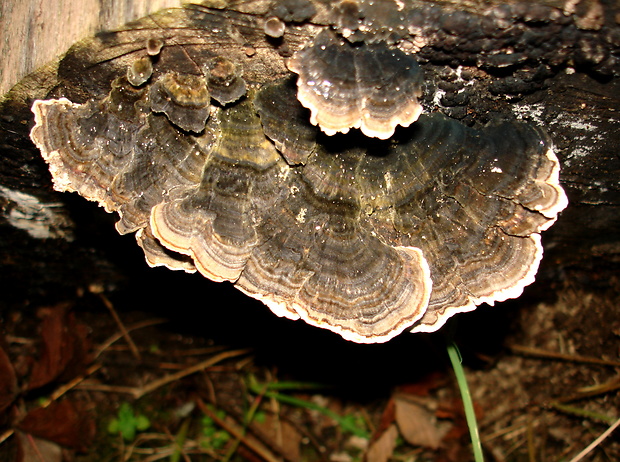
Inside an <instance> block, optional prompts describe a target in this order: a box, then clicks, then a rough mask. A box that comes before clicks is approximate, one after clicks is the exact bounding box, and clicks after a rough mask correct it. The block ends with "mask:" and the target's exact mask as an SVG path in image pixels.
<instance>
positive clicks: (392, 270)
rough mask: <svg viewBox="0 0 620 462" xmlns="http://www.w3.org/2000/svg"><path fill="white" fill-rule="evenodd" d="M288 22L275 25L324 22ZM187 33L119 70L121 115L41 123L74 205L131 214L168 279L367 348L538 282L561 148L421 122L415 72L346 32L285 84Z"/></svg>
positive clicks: (526, 134)
mask: <svg viewBox="0 0 620 462" xmlns="http://www.w3.org/2000/svg"><path fill="white" fill-rule="evenodd" d="M282 3H283V4H282V5H280V8H276V7H273V8H271V9H270V10H269V11H267V12H265V15H264V19H263V22H264V21H268V20H269V18H272V17H277V18H278V20H280V21H283V22H292V23H294V25H295V24H297V22H299V21H307V20H308V19H309V18H310V17H311V16H312V15H313V14H314V10H313V9H312V8H309V6H308V5H310V6H312V4H311V3H310V2H308V1H303V0H287V1H285V2H282ZM347 3H352V2H347ZM296 7H299V8H301V9H302V11H301V12H300V14H299V15H297V16H295V14H294V13H295V8H296ZM344 7H347V8H348V5H344ZM344 7H343V8H342V10H343V11H345V10H346V8H344ZM192 14H193V15H194V16H195V15H197V14H202V15H205V16H208V15H212V16H213V18H215V19H213V21H219V19H218V18H221V16H222V14H223V13H222V11H221V10H209V9H208V8H204V7H203V8H201V9H200V10H192ZM218 15H219V16H218ZM356 15H357V16H355V15H354V16H355V17H356V18H357V19H356V20H359V21H362V20H366V19H365V18H364V17H363V15H362V16H360V15H359V14H357V13H356ZM209 17H210V16H209ZM235 18H236V19H235V21H237V23H236V24H241V23H242V19H243V18H245V19H243V20H247V21H250V22H251V21H254V23H252V24H253V25H254V27H255V30H259V31H263V34H264V24H263V23H261V22H260V21H259V20H258V19H256V17H255V16H249V15H248V16H247V17H245V16H243V15H242V14H241V13H239V15H238V16H235ZM248 18H249V19H248ZM300 18H301V19H300ZM207 19H208V18H207ZM207 19H204V20H205V21H206V20H207ZM259 19H260V18H259ZM228 20H230V17H228ZM160 22H163V21H160ZM349 23H351V18H349V22H348V23H347V24H348V26H347V27H348V28H349V30H350V28H351V24H349ZM218 24H219V23H218ZM243 24H246V25H245V26H244V27H248V28H249V27H250V26H248V25H247V24H249V22H248V23H243ZM287 27H288V23H287ZM296 27H301V26H296ZM215 29H216V28H215V27H212V28H211V29H207V28H206V31H205V33H206V34H208V33H209V30H215ZM139 30H140V33H143V32H144V30H145V28H144V27H143V28H142V29H139ZM218 30H221V29H218ZM304 30H306V29H304ZM172 31H174V29H173V28H172V27H171V28H170V31H167V30H164V32H165V33H166V34H167V35H166V39H165V40H163V41H162V40H161V37H154V38H151V39H149V40H147V41H144V40H143V42H141V43H143V44H144V43H146V45H142V46H141V47H138V48H137V49H134V50H133V51H132V52H131V53H129V52H127V53H128V55H127V56H124V57H123V59H124V61H123V60H122V59H120V58H119V63H122V65H121V64H119V65H118V66H117V67H118V72H117V73H116V74H115V75H116V76H115V77H114V79H112V81H111V82H110V84H109V87H108V88H109V90H108V91H107V92H106V93H105V94H104V95H103V96H97V95H95V96H93V97H91V98H90V99H88V100H84V101H82V102H81V103H74V102H72V101H70V100H69V99H67V98H57V99H50V100H40V101H36V102H35V103H34V105H33V108H32V109H33V112H34V114H35V122H36V124H35V126H34V128H33V130H32V132H31V138H32V140H33V141H34V143H35V144H36V145H37V147H38V148H39V149H40V150H41V153H42V155H43V157H44V159H45V160H46V162H47V163H48V164H49V168H50V171H51V173H52V176H53V181H54V185H55V188H56V189H58V190H60V191H77V192H78V193H80V194H81V195H82V196H84V197H85V198H87V199H89V200H93V201H97V202H99V204H101V205H102V206H103V207H105V209H106V210H107V211H110V212H112V211H114V212H117V213H118V214H119V216H120V220H119V221H118V223H117V229H118V231H119V232H121V233H133V232H136V236H137V239H138V243H139V244H140V246H141V247H142V249H143V250H144V253H145V255H146V259H147V261H148V263H149V264H150V265H152V266H158V265H163V266H167V267H169V268H172V269H182V270H185V271H190V272H191V271H199V272H200V273H201V274H203V275H204V276H206V277H207V278H209V279H212V280H214V281H230V282H232V283H234V285H235V287H237V288H238V289H240V290H241V291H243V292H244V293H246V294H248V295H249V296H251V297H254V298H256V299H258V300H261V301H262V302H264V303H265V304H266V305H267V306H268V307H269V308H270V309H271V310H272V311H273V312H274V313H276V314H278V315H280V316H285V317H287V318H291V319H303V320H305V321H306V322H308V323H310V324H312V325H315V326H318V327H323V328H327V329H329V330H331V331H334V332H336V333H338V334H340V335H342V336H343V337H344V338H346V339H348V340H352V341H355V342H360V343H372V342H383V341H387V340H389V339H390V338H393V337H394V336H396V335H398V334H399V333H401V332H403V331H404V330H411V331H413V332H430V331H434V330H437V329H438V328H440V327H441V326H442V325H443V324H444V323H445V322H446V320H447V319H448V318H449V317H450V316H452V315H453V314H455V313H458V312H463V311H469V310H473V309H474V308H475V307H476V306H477V305H479V304H481V303H485V302H486V303H493V302H494V301H501V300H505V299H507V298H512V297H516V296H518V295H519V294H520V293H521V291H522V290H523V288H524V287H525V286H526V285H527V284H530V283H531V282H532V281H533V279H534V275H535V273H536V270H537V267H538V264H539V262H540V259H541V257H542V247H541V243H540V232H541V231H543V230H545V229H547V228H548V227H549V226H551V224H553V222H554V221H555V219H556V217H557V215H558V213H559V212H560V211H561V210H562V209H563V208H564V207H565V206H566V204H567V201H566V196H565V194H564V192H563V190H562V188H561V187H560V185H559V179H558V175H559V163H558V160H557V158H556V156H555V155H554V153H553V146H552V143H551V141H550V140H549V139H548V137H547V136H546V135H545V134H544V133H543V131H542V130H540V129H539V128H537V127H533V126H530V125H527V124H524V123H517V122H501V123H500V122H496V123H491V124H489V125H487V126H485V127H482V128H480V129H474V128H470V127H467V126H464V125H462V124H460V123H459V122H457V121H455V120H452V119H449V118H447V117H445V116H443V115H441V114H439V113H434V114H423V115H420V113H421V105H420V104H419V102H418V98H419V97H420V95H421V71H420V68H419V66H418V64H417V63H416V60H415V57H414V56H412V55H409V54H406V53H404V52H403V51H401V50H400V49H398V48H396V47H394V46H393V45H391V44H390V43H388V42H387V41H383V40H379V41H374V40H368V41H367V42H366V41H364V39H363V37H362V38H361V39H360V38H359V37H356V39H355V40H356V41H355V42H353V41H350V40H349V38H350V37H349V38H347V36H345V35H346V34H345V35H343V33H342V31H341V30H338V28H337V27H333V26H330V25H329V23H328V24H325V25H320V24H318V23H317V24H312V25H311V27H309V28H308V29H307V30H306V32H305V34H306V35H305V37H306V39H307V40H306V43H304V42H303V41H300V42H301V43H300V44H299V47H298V49H297V50H295V51H296V53H295V54H293V57H292V58H291V59H289V60H288V68H289V69H290V70H292V71H293V72H294V73H295V74H297V75H294V74H290V72H288V75H287V70H286V69H287V68H286V67H285V66H284V65H283V64H281V65H280V67H278V68H277V69H278V73H279V74H278V75H277V78H274V76H273V73H272V74H270V75H268V73H267V71H265V69H271V68H274V66H275V67H277V66H278V63H276V62H275V61H274V59H273V55H264V54H261V53H263V49H265V50H266V49H268V47H269V46H270V43H271V42H270V40H271V38H269V37H267V38H265V39H264V42H263V43H262V45H261V46H262V48H261V47H256V49H257V50H258V52H257V53H256V54H255V55H254V54H253V55H252V56H249V55H247V56H246V55H241V54H240V53H237V51H236V50H237V49H238V48H239V45H238V42H239V40H237V38H235V37H233V39H234V40H233V39H230V40H226V39H225V37H223V36H222V37H219V38H218V40H219V44H218V46H215V45H214V44H213V43H211V44H210V42H208V40H207V42H205V43H204V44H201V45H199V46H195V48H190V47H189V45H183V40H182V39H183V38H182V37H181V38H179V37H176V38H175V37H174V36H170V34H171V33H172ZM213 33H214V34H215V32H213ZM278 34H279V33H278ZM285 34H286V32H285ZM349 35H350V34H349ZM132 43H133V42H132ZM188 43H190V42H188ZM222 44H223V45H222ZM273 46H275V45H273ZM234 47H237V48H234ZM233 48H234V50H235V51H232V50H233ZM153 50H155V51H153ZM188 50H189V51H188ZM166 53H169V54H168V55H167V54H166ZM158 54H161V59H151V58H150V57H151V56H153V55H158ZM190 55H191V56H190ZM168 56H170V57H171V58H170V59H168ZM183 56H186V58H183ZM276 56H277V55H276ZM183 59H185V60H184V61H183ZM145 60H149V61H148V64H146V61H145ZM244 60H245V61H244ZM283 61H284V59H281V60H280V62H281V63H282V62H283ZM247 62H251V63H252V66H254V67H253V68H252V69H249V68H248V67H247V66H248V64H247ZM274 63H275V64H274ZM123 66H124V67H123ZM149 66H151V67H152V69H151V67H149ZM244 66H245V67H244ZM270 66H271V67H270ZM127 67H129V70H127ZM255 69H263V70H264V72H265V74H264V75H262V76H261V72H258V71H256V70H255ZM241 70H243V71H244V72H243V74H244V77H243V78H242V77H241ZM246 82H247V84H246ZM308 109H309V110H308ZM398 125H400V127H397V126H398ZM355 128H359V129H360V130H351V129H355ZM345 132H348V133H345Z"/></svg>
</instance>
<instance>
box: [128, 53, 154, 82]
mask: <svg viewBox="0 0 620 462" xmlns="http://www.w3.org/2000/svg"><path fill="white" fill-rule="evenodd" d="M151 75H153V64H152V63H151V60H150V59H149V58H138V59H136V60H134V61H133V62H132V63H131V65H130V66H129V67H128V68H127V80H128V81H129V83H130V84H132V85H133V86H134V87H139V86H140V85H144V84H145V83H146V81H147V80H148V79H150V78H151Z"/></svg>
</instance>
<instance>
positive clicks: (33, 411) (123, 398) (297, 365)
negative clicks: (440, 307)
mask: <svg viewBox="0 0 620 462" xmlns="http://www.w3.org/2000/svg"><path fill="white" fill-rule="evenodd" d="M144 274H145V275H147V276H148V277H147V276H145V278H144V280H143V282H140V281H142V279H140V278H137V279H135V278H134V279H132V284H130V285H126V286H124V287H120V288H118V290H115V291H110V292H108V291H104V292H101V291H100V289H98V288H90V289H89V290H84V291H82V292H80V293H78V294H76V295H75V297H74V299H71V300H67V301H65V302H54V303H53V304H51V305H47V306H43V305H42V304H39V303H37V304H32V303H31V302H29V301H24V302H23V304H22V305H21V306H19V304H15V303H13V304H12V305H11V306H2V311H0V315H1V318H2V319H1V322H2V324H1V325H2V332H0V333H1V337H0V342H1V343H0V346H1V347H2V349H0V425H1V426H0V441H1V442H0V461H2V462H4V461H15V460H17V461H24V462H30V461H47V462H56V461H58V462H59V461H61V460H66V461H155V460H165V461H202V460H205V461H210V460H214V461H287V462H295V461H315V460H316V461H335V462H340V461H342V462H349V461H361V460H367V461H369V462H380V461H412V462H413V461H446V462H463V461H469V460H473V456H472V455H471V443H470V439H469V430H468V427H467V424H466V422H465V417H464V414H463V410H462V403H461V400H460V395H459V390H458V388H457V385H456V381H455V379H454V373H453V371H452V369H451V367H450V363H449V361H448V359H447V354H446V342H449V341H452V339H454V341H455V342H456V344H457V345H458V347H459V349H460V352H461V355H462V358H463V363H464V366H465V370H466V376H467V380H468V382H469V385H470V388H471V393H472V395H473V399H474V404H475V409H476V412H477V416H478V422H479V430H480V435H481V441H482V447H483V449H484V452H485V456H486V460H488V461H497V462H503V461H506V462H509V461H515V462H517V461H528V462H544V461H571V460H576V459H575V456H577V454H578V453H580V451H583V450H584V449H586V448H587V447H588V445H589V444H590V443H592V442H593V441H595V440H596V439H597V437H599V435H601V434H603V433H604V432H605V431H606V430H607V429H608V428H609V427H610V426H611V425H612V424H613V423H614V422H616V420H617V419H618V417H619V415H620V394H619V393H618V390H619V389H620V360H619V359H618V358H619V356H620V341H619V337H620V318H619V317H618V315H617V313H618V306H620V280H619V279H618V276H617V275H614V274H613V273H609V272H600V273H598V272H596V271H594V272H570V271H569V272H567V273H566V274H564V275H563V277H562V280H565V281H570V282H565V283H558V282H556V283H553V282H550V281H549V280H546V279H544V278H542V280H540V279H539V281H537V282H536V283H534V284H533V285H532V286H530V287H528V288H527V289H526V291H525V293H524V294H523V296H522V297H521V298H519V299H518V300H514V301H508V302H505V303H501V304H497V306H495V307H488V306H482V307H480V308H479V309H478V310H476V311H475V312H473V313H471V314H464V315H459V316H458V325H457V324H453V325H452V326H451V327H449V328H448V329H450V328H452V330H454V331H455V333H454V337H449V334H447V333H446V332H438V333H435V334H416V335H408V334H403V335H401V336H399V337H397V338H396V339H394V340H392V341H390V342H388V343H386V344H381V345H357V344H353V343H350V342H347V341H344V340H341V339H340V338H339V337H338V336H336V335H333V334H331V333H329V332H324V331H322V330H319V329H316V328H312V327H309V326H306V325H305V324H303V323H301V322H293V321H289V320H285V319H280V318H277V317H275V316H273V315H272V314H271V313H270V312H269V310H267V309H266V308H265V307H264V306H262V305H261V304H260V303H258V302H254V301H252V300H248V299H247V298H246V297H245V296H243V295H242V294H241V293H239V292H238V291H236V290H234V289H233V288H232V287H231V286H230V285H228V284H215V283H210V282H209V281H205V280H203V279H201V278H200V277H199V276H195V275H187V274H179V273H172V274H171V273H170V272H168V271H166V270H160V269H156V270H150V269H147V270H145V271H144ZM610 274H611V276H610ZM136 281H138V282H136ZM445 330H446V329H444V331H445ZM584 460H588V461H617V460H620V432H618V431H616V432H615V433H613V434H611V435H610V436H608V437H606V438H605V439H604V440H603V441H602V442H601V444H600V445H598V446H597V447H596V448H594V449H592V450H589V451H588V454H587V458H586V459H584Z"/></svg>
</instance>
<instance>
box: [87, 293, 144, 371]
mask: <svg viewBox="0 0 620 462" xmlns="http://www.w3.org/2000/svg"><path fill="white" fill-rule="evenodd" d="M97 295H98V296H99V298H100V299H101V301H102V302H103V304H104V305H105V306H106V308H107V309H108V311H110V314H111V315H112V317H113V318H114V321H115V322H116V325H117V326H118V328H119V329H120V331H121V334H123V338H124V339H125V341H126V342H127V345H129V349H130V350H131V352H132V353H133V355H134V357H135V358H136V359H137V360H138V361H139V360H141V359H142V356H141V355H140V352H139V351H138V347H137V346H136V344H135V343H134V341H133V339H132V338H131V336H130V335H129V331H128V330H127V329H126V328H125V325H124V324H123V321H121V318H120V317H119V316H118V313H117V312H116V310H115V309H114V305H112V302H111V301H110V300H108V297H106V296H105V295H104V294H102V293H99V294H97Z"/></svg>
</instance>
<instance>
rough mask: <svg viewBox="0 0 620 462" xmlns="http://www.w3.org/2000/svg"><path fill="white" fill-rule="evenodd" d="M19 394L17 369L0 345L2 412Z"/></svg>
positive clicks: (0, 405)
mask: <svg viewBox="0 0 620 462" xmlns="http://www.w3.org/2000/svg"><path fill="white" fill-rule="evenodd" d="M16 395H17V378H16V377H15V370H14V369H13V365H12V364H11V361H10V359H9V356H8V355H7V354H6V352H5V351H4V349H2V347H0V413H1V412H3V411H4V410H5V409H6V408H7V407H9V406H10V405H11V403H12V402H13V400H14V399H15V396H16Z"/></svg>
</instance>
